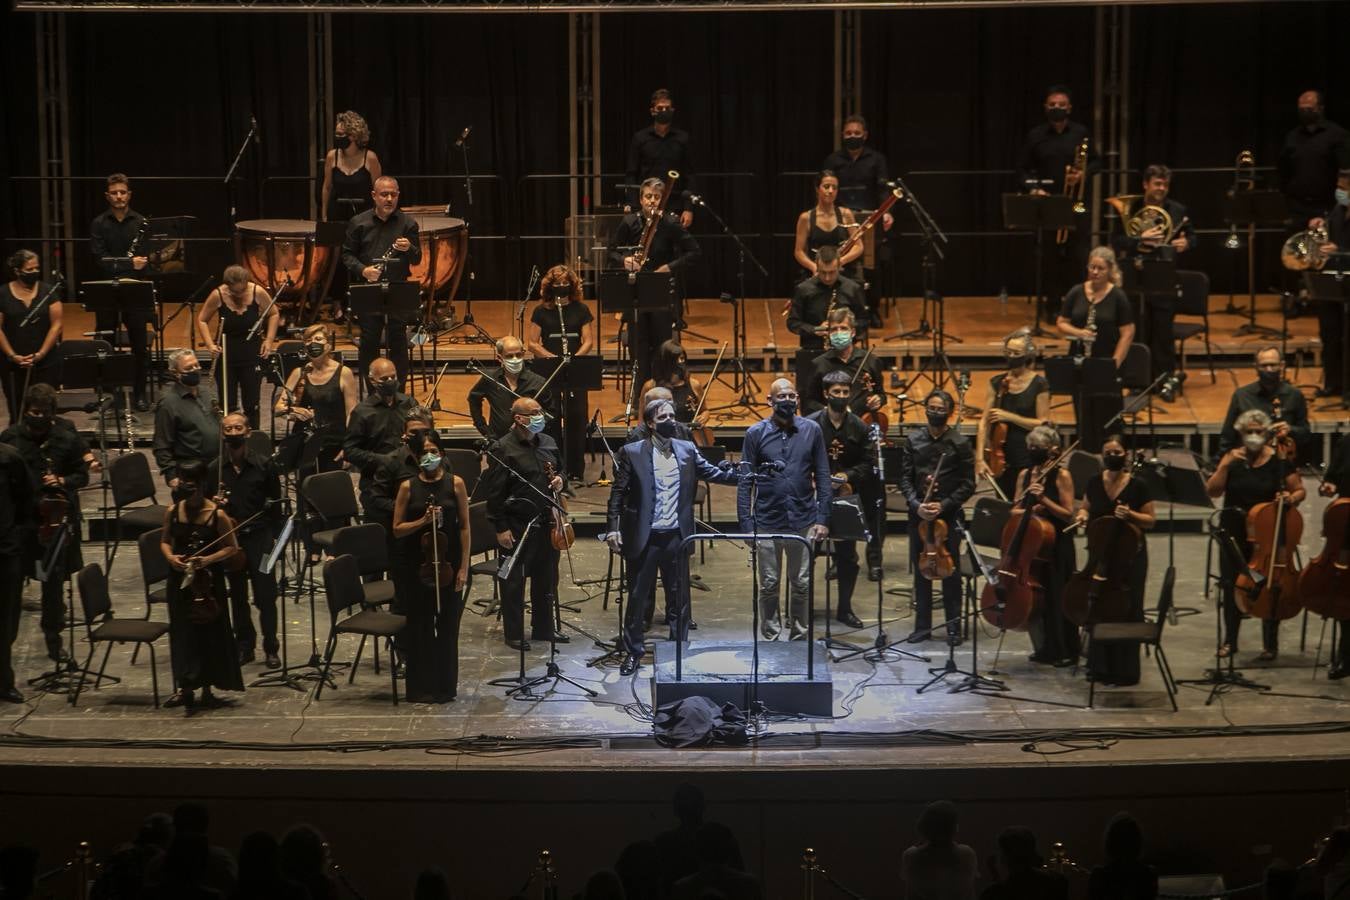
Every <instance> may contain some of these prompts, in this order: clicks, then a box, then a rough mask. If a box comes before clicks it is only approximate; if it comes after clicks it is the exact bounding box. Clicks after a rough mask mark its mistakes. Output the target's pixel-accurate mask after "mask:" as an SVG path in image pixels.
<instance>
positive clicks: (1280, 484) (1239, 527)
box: [1205, 409, 1307, 660]
mask: <svg viewBox="0 0 1350 900" xmlns="http://www.w3.org/2000/svg"><path fill="white" fill-rule="evenodd" d="M1270 424H1271V423H1270V417H1269V416H1267V415H1266V414H1265V413H1263V412H1262V411H1261V410H1259V409H1249V410H1247V411H1246V412H1245V413H1243V414H1242V415H1240V416H1238V417H1237V420H1236V421H1235V422H1234V423H1233V427H1234V428H1236V429H1237V433H1238V434H1239V435H1241V436H1242V446H1240V447H1234V448H1233V449H1232V450H1229V451H1228V452H1227V453H1225V454H1224V456H1223V459H1221V460H1219V466H1218V468H1216V469H1215V470H1214V474H1213V475H1211V476H1209V481H1208V482H1206V483H1205V489H1206V490H1207V491H1208V492H1209V495H1210V496H1211V497H1214V498H1216V499H1217V498H1219V497H1222V498H1223V508H1222V509H1221V510H1220V512H1219V523H1220V525H1221V526H1222V527H1223V530H1224V531H1226V532H1227V533H1228V536H1229V537H1230V538H1232V540H1233V541H1234V542H1235V543H1236V545H1237V548H1238V549H1239V550H1241V552H1242V560H1241V566H1243V567H1245V564H1246V561H1247V560H1248V559H1249V558H1250V557H1251V549H1252V548H1251V544H1250V543H1248V541H1249V539H1250V535H1248V534H1247V513H1248V512H1249V511H1250V510H1251V508H1252V507H1253V506H1256V505H1257V504H1258V503H1267V502H1269V501H1272V500H1275V499H1276V498H1277V497H1279V496H1280V495H1281V494H1283V495H1284V497H1285V499H1286V500H1287V501H1288V502H1289V503H1290V504H1291V505H1293V506H1297V505H1298V504H1300V503H1302V502H1303V498H1304V497H1305V496H1306V495H1307V492H1306V491H1304V490H1303V482H1302V480H1300V478H1299V475H1298V469H1297V468H1295V467H1294V466H1290V465H1287V464H1286V463H1285V462H1284V460H1283V459H1282V458H1281V457H1280V455H1279V454H1277V453H1276V452H1275V449H1274V448H1273V447H1271V446H1270V444H1269V443H1267V439H1268V437H1269V435H1270ZM1239 565H1240V564H1239V561H1238V560H1237V559H1235V558H1234V557H1233V553H1232V552H1231V550H1230V548H1227V547H1221V548H1220V552H1219V586H1220V589H1221V590H1222V591H1223V631H1224V636H1223V643H1221V644H1220V645H1219V656H1220V657H1224V658H1226V657H1228V656H1230V655H1231V654H1233V653H1236V652H1237V646H1238V629H1239V627H1240V626H1241V624H1242V615H1243V613H1242V611H1241V610H1240V609H1238V605H1237V598H1236V594H1235V589H1236V585H1235V583H1234V581H1235V579H1236V578H1237V575H1238V572H1239V571H1240V568H1239ZM1279 634H1280V620H1279V619H1266V620H1264V621H1262V623H1261V648H1262V649H1261V656H1260V657H1259V658H1260V659H1264V660H1272V659H1274V658H1275V656H1276V655H1277V654H1278V653H1279Z"/></svg>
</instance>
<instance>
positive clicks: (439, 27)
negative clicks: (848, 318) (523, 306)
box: [0, 2, 1350, 297]
mask: <svg viewBox="0 0 1350 900" xmlns="http://www.w3.org/2000/svg"><path fill="white" fill-rule="evenodd" d="M1130 15H1131V17H1132V23H1133V28H1132V54H1131V60H1130V66H1129V72H1130V75H1129V77H1130V86H1131V97H1132V105H1131V110H1130V114H1131V163H1132V167H1134V168H1136V169H1137V168H1138V167H1139V166H1141V165H1143V164H1144V163H1145V162H1149V161H1155V160H1156V161H1165V162H1167V163H1169V164H1171V165H1173V166H1174V167H1182V168H1186V167H1202V166H1218V167H1226V166H1229V165H1231V161H1232V159H1233V158H1234V157H1235V156H1236V154H1237V152H1238V150H1240V149H1244V148H1250V149H1252V150H1254V151H1255V153H1256V157H1257V161H1258V163H1259V164H1261V165H1270V164H1271V163H1273V161H1274V158H1275V153H1276V152H1277V150H1278V147H1279V143H1280V141H1281V139H1282V136H1283V134H1284V132H1285V131H1286V130H1287V129H1288V128H1289V127H1290V126H1291V125H1292V121H1293V109H1294V100H1295V97H1296V96H1297V94H1298V92H1299V91H1300V90H1302V89H1304V88H1306V87H1308V86H1330V87H1331V88H1332V89H1333V93H1332V94H1331V95H1330V98H1329V99H1330V102H1329V113H1330V114H1331V116H1332V117H1333V118H1339V119H1340V120H1342V121H1346V120H1350V100H1347V98H1346V96H1345V95H1342V94H1338V93H1336V92H1335V88H1336V86H1337V82H1336V80H1335V79H1334V77H1333V68H1332V67H1333V64H1334V60H1335V59H1336V58H1337V53H1336V51H1337V48H1336V42H1337V41H1338V40H1341V39H1342V37H1341V36H1343V35H1345V34H1346V33H1350V4H1342V3H1334V2H1326V3H1321V2H1309V3H1269V4H1251V5H1218V6H1216V5H1202V6H1179V7H1141V8H1135V9H1133V10H1132V11H1131V13H1130ZM33 21H34V20H33V18H32V17H31V16H29V15H26V14H16V13H6V14H5V17H4V20H3V24H4V26H5V27H4V38H3V47H2V48H0V50H2V52H3V59H0V74H2V75H3V78H4V83H5V85H6V91H5V99H6V102H5V104H4V109H3V112H2V113H0V115H2V116H3V121H0V137H3V141H2V142H0V165H2V166H3V167H4V171H5V172H6V173H7V174H8V175H10V176H32V175H35V174H36V172H37V157H36V145H35V141H34V134H35V132H36V98H35V90H34V75H33V70H34V35H33ZM1094 21H1095V13H1094V11H1093V10H1092V9H1091V8H1077V9H1035V8H1029V9H994V10H979V11H952V10H946V11H942V10H932V11H896V12H869V13H866V14H865V15H864V17H863V22H864V31H863V60H864V68H865V74H866V79H865V87H864V97H865V102H864V110H863V111H864V112H865V113H866V114H867V115H868V116H869V118H870V119H871V121H872V123H873V127H872V134H873V143H874V144H876V145H877V146H879V147H880V148H882V149H883V150H884V151H885V152H886V153H887V155H888V156H889V157H890V159H891V161H892V169H893V170H894V171H897V172H901V173H909V172H919V173H922V172H925V171H933V170H943V171H946V170H960V169H969V170H1000V169H1008V168H1010V167H1011V165H1012V161H1013V159H1014V158H1015V154H1016V151H1017V147H1018V145H1019V143H1020V140H1021V137H1022V135H1023V134H1024V132H1025V130H1026V128H1027V127H1029V125H1031V124H1034V123H1035V122H1036V121H1038V118H1039V115H1040V112H1039V107H1040V102H1041V90H1042V89H1043V87H1044V86H1045V85H1046V84H1048V83H1050V82H1054V81H1064V82H1066V83H1069V84H1071V85H1072V86H1073V87H1074V89H1075V105H1076V108H1077V113H1076V116H1077V117H1078V118H1081V119H1087V118H1088V117H1089V116H1090V113H1091V109H1092V105H1093V101H1094V98H1093V96H1092V73H1093V52H1094V48H1093V31H1094ZM67 23H68V29H69V51H68V55H69V61H70V69H71V78H70V116H71V132H72V171H73V172H75V173H76V174H77V175H81V176H90V177H91V180H89V181H85V182H80V183H77V192H76V215H75V219H76V221H77V222H81V223H83V222H84V221H87V219H88V218H89V217H90V216H91V215H93V214H94V213H96V212H97V211H98V209H99V208H100V206H101V183H100V182H99V181H98V180H96V179H97V176H99V175H101V174H103V173H106V172H110V171H115V170H122V171H126V172H128V173H130V174H131V175H132V176H133V177H134V178H137V181H136V185H135V191H136V200H135V202H136V205H137V206H138V208H141V209H143V210H144V211H147V212H151V213H153V214H160V215H164V214H172V213H190V214H195V215H197V216H199V217H200V234H202V235H203V236H205V237H210V238H213V239H214V240H213V241H212V242H210V243H208V244H206V245H204V246H202V247H201V248H200V250H201V254H202V255H201V256H200V257H199V264H200V266H201V267H202V268H204V269H206V270H208V271H210V270H216V269H218V268H219V266H220V265H223V264H224V263H225V262H226V261H227V260H228V258H229V255H230V250H229V244H228V240H227V239H228V235H229V232H230V228H229V208H230V202H231V197H230V196H229V195H228V194H227V192H226V190H225V188H224V186H223V184H222V182H221V179H222V176H223V175H224V173H225V171H226V169H227V167H228V165H229V163H230V160H231V159H232V157H233V154H234V151H235V149H236V148H237V146H238V145H239V143H240V141H241V140H242V138H243V136H244V134H245V132H246V131H247V128H248V117H249V115H250V113H252V114H255V115H256V116H257V118H258V120H259V124H260V126H261V129H262V134H263V143H262V146H261V147H260V148H259V149H258V150H256V151H255V152H251V153H250V154H249V156H248V157H247V159H246V161H245V165H244V166H243V169H242V176H243V177H242V178H241V180H240V182H239V183H238V185H237V188H236V192H235V197H234V200H235V202H236V203H237V206H238V218H249V217H255V216H258V215H267V216H275V217H301V216H303V215H305V213H306V211H307V208H308V203H307V195H306V191H307V190H308V186H307V185H306V184H305V183H304V182H303V181H302V180H300V179H299V176H303V175H304V173H305V172H306V170H307V166H306V164H305V154H306V152H307V135H308V131H307V121H308V116H309V111H308V109H307V108H306V103H307V100H306V93H307V92H306V75H305V69H306V61H305V43H304V33H303V28H304V23H303V20H302V19H301V18H300V17H298V16H291V15H282V14H248V13H244V14H233V15H195V14H194V15H164V14H156V15H150V14H145V15H132V14H124V15H110V14H80V15H69V16H67ZM333 40H334V51H335V53H334V59H335V102H336V104H337V107H338V109H346V108H352V109H356V110H358V111H360V112H361V113H362V114H363V115H365V116H366V118H367V119H368V120H369V122H370V124H371V128H372V131H373V146H374V147H375V148H376V149H377V150H378V151H379V153H380V155H381V157H382V158H383V160H384V165H385V169H386V171H388V172H390V173H391V174H396V175H401V176H403V177H402V178H401V180H402V183H403V190H404V201H405V202H407V203H421V202H432V203H435V202H445V201H447V200H448V201H450V202H451V203H452V204H453V205H454V208H455V212H456V214H457V215H466V217H468V218H470V219H471V223H472V233H473V234H474V236H475V237H474V244H473V248H474V265H473V268H474V270H475V272H476V275H477V281H476V287H475V288H474V292H475V296H478V297H509V296H513V295H515V294H516V293H518V292H519V291H520V290H521V289H522V288H523V286H524V281H525V273H527V272H528V270H529V266H530V264H531V263H533V262H538V263H540V264H547V263H549V262H551V261H552V260H554V259H556V258H557V257H559V256H560V255H561V254H562V252H563V246H562V242H561V241H557V240H554V241H546V240H532V239H525V240H521V239H520V236H522V235H524V236H537V235H551V234H558V233H561V231H562V229H563V217H564V215H565V213H566V198H567V193H566V189H565V184H564V183H563V182H539V181H532V180H527V181H522V178H523V177H524V176H527V175H531V174H539V173H559V172H564V171H566V169H567V118H568V116H569V114H570V111H569V108H568V102H567V29H566V20H565V18H564V17H563V16H560V15H554V14H544V13H540V14H530V15H480V16H474V15H428V16H420V15H417V16H414V15H378V14H360V15H335V16H334V18H333ZM600 46H601V53H602V60H603V76H602V84H601V86H600V102H601V109H602V133H603V139H602V147H601V152H602V161H603V168H604V169H605V171H607V172H616V171H621V170H622V166H623V158H624V153H625V150H626V147H627V142H628V137H629V135H630V134H631V133H632V132H633V131H634V130H635V129H636V128H638V127H640V126H642V125H643V124H645V123H646V121H647V105H648V104H647V97H648V95H649V93H650V91H651V90H652V88H654V87H657V86H666V87H669V88H670V89H671V90H672V91H673V92H674V93H675V99H676V106H677V121H678V122H679V124H680V125H681V126H682V127H685V128H687V129H688V130H689V131H690V132H691V133H692V134H693V140H694V147H695V154H696V158H695V162H696V164H697V168H698V170H699V172H700V173H708V172H731V173H751V175H750V177H730V178H707V177H705V178H703V179H701V182H700V184H699V187H700V190H701V191H702V192H703V193H705V194H706V196H707V197H708V200H709V202H710V203H712V204H713V205H714V206H716V207H717V208H718V209H719V211H721V212H722V213H723V214H724V215H725V216H726V218H727V219H728V221H729V222H730V223H731V224H732V226H733V227H734V228H735V229H736V230H738V231H739V232H742V233H744V234H748V235H752V236H753V238H752V239H751V241H750V242H751V245H752V247H754V249H755V251H756V253H757V254H759V255H760V257H761V259H762V260H763V261H764V263H765V264H766V265H767V266H768V267H769V268H770V270H771V278H770V280H769V281H768V282H764V281H763V280H762V279H759V278H757V277H754V278H751V279H750V280H749V282H748V288H749V291H750V293H752V294H760V293H765V292H767V293H771V294H778V295H781V294H782V293H784V292H785V291H786V290H787V289H788V286H789V284H790V279H791V277H792V275H793V274H794V268H795V267H794V265H793V264H792V261H791V257H790V249H789V246H790V245H789V239H788V238H787V236H786V235H787V233H788V232H790V230H791V225H792V222H793V217H794V215H795V213H796V212H797V211H799V210H800V209H803V208H805V207H806V206H807V205H808V204H809V203H810V191H809V188H808V186H807V184H806V181H805V179H803V178H801V177H788V176H784V175H782V173H784V172H793V171H801V170H809V169H813V168H815V167H816V166H818V165H819V163H820V160H821V159H822V158H823V156H824V155H825V154H826V153H827V152H828V151H829V150H830V148H831V146H832V144H833V140H832V139H833V134H832V129H831V117H832V110H833V104H832V99H831V92H832V83H833V74H832V73H833V67H832V52H833V40H832V14H830V13H813V12H801V13H782V14H778V13H750V12H747V13H718V14H711V13H710V14H672V13H652V14H646V15H641V14H623V15H619V14H615V15H605V16H602V17H601V32H600ZM466 125H473V126H474V132H473V139H472V141H471V154H470V164H471V166H472V168H473V170H474V172H475V173H476V174H477V175H478V176H479V180H477V181H475V184H474V199H475V201H476V202H475V205H474V207H473V209H472V210H471V211H469V210H467V207H466V203H465V196H464V188H463V181H462V177H453V178H447V176H461V174H462V162H461V160H460V158H459V157H458V156H457V155H455V154H454V153H453V152H452V149H451V148H452V144H453V141H454V139H455V137H456V136H457V135H458V133H459V131H460V129H462V128H463V127H464V126H466ZM147 176H177V177H179V178H184V177H186V178H189V179H191V180H187V181H183V180H169V181H155V180H152V179H150V178H148V177H147ZM411 176H420V177H411ZM909 182H910V185H911V187H913V188H914V189H915V190H917V191H918V192H919V194H920V196H921V197H922V199H923V200H924V202H925V204H926V206H927V207H928V208H929V210H930V211H931V212H932V213H933V214H934V216H935V217H936V218H937V219H938V221H939V222H940V223H941V224H942V225H943V227H944V228H946V229H947V230H948V231H950V232H951V233H952V247H951V251H950V253H949V260H950V261H949V264H948V265H947V266H946V267H945V268H944V270H943V273H942V284H941V286H942V288H943V289H944V290H945V291H946V292H947V293H952V294H971V293H976V294H988V293H994V292H996V291H998V289H999V288H1000V287H1001V286H1007V287H1008V288H1009V289H1010V290H1011V291H1012V292H1013V293H1014V294H1016V293H1018V292H1019V291H1023V290H1025V289H1026V282H1027V280H1028V279H1027V271H1028V267H1027V265H1026V253H1027V249H1028V247H1029V241H1028V240H1026V239H1025V238H1020V237H1018V238H1006V237H1000V238H992V239H990V238H979V237H975V236H973V235H970V234H969V233H970V232H977V231H981V230H997V229H998V228H999V203H998V197H999V194H1000V192H1001V191H1003V190H1005V189H1008V188H1009V187H1010V179H1009V178H1008V177H1007V176H1002V175H997V174H989V175H978V176H975V175H962V176H957V175H922V174H919V175H914V176H913V177H910V178H909ZM1230 182H1231V173H1229V172H1226V171H1221V172H1218V173H1215V174H1212V175H1201V174H1195V175H1186V174H1183V175H1180V176H1178V178H1177V180H1176V182H1175V183H1174V187H1173V190H1174V193H1175V194H1176V195H1177V196H1178V198H1180V199H1182V200H1183V201H1184V202H1187V203H1188V204H1189V205H1191V207H1192V209H1193V218H1194V219H1195V220H1196V221H1197V222H1198V224H1199V225H1200V226H1201V227H1202V228H1204V227H1209V228H1215V229H1221V228H1222V223H1221V222H1220V221H1219V219H1220V216H1221V199H1222V194H1223V191H1224V190H1225V189H1226V188H1227V186H1228V185H1229V184H1230ZM609 184H610V181H609V180H607V181H606V188H607V190H608V189H609ZM5 197H6V202H5V204H4V209H3V211H0V235H3V237H4V239H5V246H6V247H7V248H12V247H13V246H14V245H15V243H16V241H18V240H20V239H28V238H32V237H33V236H34V235H36V234H37V232H38V223H39V217H38V205H37V192H36V188H35V183H34V182H33V181H32V180H28V179H25V178H23V177H18V178H14V177H11V179H10V180H9V182H8V187H7V190H6V194H5ZM614 199H615V197H614V196H613V194H612V193H610V195H609V196H605V197H602V198H601V200H602V201H608V202H613V200H614ZM900 224H901V227H902V228H906V230H907V231H912V227H910V222H909V220H908V219H907V217H906V216H904V215H902V216H901V217H900ZM710 229H711V222H710V221H709V220H708V218H707V217H706V216H704V217H702V218H701V219H700V221H699V222H698V223H697V224H696V226H695V231H696V233H697V234H698V235H699V236H700V238H701V239H703V240H704V243H705V247H706V248H707V250H708V254H707V256H708V259H707V265H705V266H704V267H703V270H702V272H701V273H699V276H698V278H697V283H696V284H695V286H694V287H695V290H696V291H697V292H698V293H700V294H715V293H716V292H718V291H720V290H732V291H734V289H735V285H734V281H735V278H734V273H735V255H734V254H733V253H731V252H728V250H727V248H726V244H725V242H724V241H719V240H717V239H716V238H715V237H714V236H713V235H712V234H711V231H710ZM77 231H78V232H80V233H83V227H82V226H81V227H80V228H79V229H77ZM24 242H25V243H28V244H31V243H32V241H31V240H26V241H24ZM1221 244H1222V238H1221V236H1220V235H1217V234H1214V235H1204V236H1203V246H1202V248H1201V252H1200V255H1199V259H1198V262H1199V263H1200V264H1201V267H1203V268H1207V269H1209V270H1210V271H1211V275H1212V276H1213V277H1214V279H1215V285H1216V289H1218V290H1223V289H1226V287H1227V284H1228V271H1229V263H1230V261H1231V260H1230V257H1229V256H1228V255H1226V254H1225V251H1224V250H1223V249H1222V247H1221ZM1265 244H1266V245H1267V246H1266V248H1265V251H1263V256H1265V257H1266V258H1267V260H1269V259H1272V258H1273V257H1274V256H1275V250H1276V245H1277V239H1275V238H1273V237H1272V238H1269V239H1266V241H1265ZM901 248H902V252H901V268H900V279H901V280H900V286H901V287H902V288H903V290H904V291H905V293H908V294H912V293H914V292H915V290H916V288H917V280H918V267H917V261H916V258H915V242H914V240H913V237H912V235H906V236H905V237H902V238H901ZM1273 274H1274V273H1273V269H1271V268H1269V267H1268V263H1263V276H1262V278H1263V281H1265V282H1269V280H1270V279H1271V277H1273Z"/></svg>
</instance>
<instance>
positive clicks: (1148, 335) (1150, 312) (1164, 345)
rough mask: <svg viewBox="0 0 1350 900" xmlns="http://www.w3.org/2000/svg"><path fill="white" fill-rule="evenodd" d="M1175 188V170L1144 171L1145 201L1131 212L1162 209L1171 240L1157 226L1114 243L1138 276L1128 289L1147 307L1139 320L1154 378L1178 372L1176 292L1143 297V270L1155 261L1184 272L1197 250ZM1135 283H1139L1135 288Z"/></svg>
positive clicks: (1123, 264) (1123, 262)
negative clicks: (1145, 263) (1172, 264)
mask: <svg viewBox="0 0 1350 900" xmlns="http://www.w3.org/2000/svg"><path fill="white" fill-rule="evenodd" d="M1171 187H1172V170H1171V169H1169V168H1168V167H1167V166H1164V165H1157V164H1155V165H1151V166H1149V167H1148V168H1146V169H1144V182H1143V188H1144V195H1143V198H1142V199H1141V200H1140V205H1136V206H1135V207H1134V209H1133V210H1131V214H1133V213H1134V212H1137V211H1138V210H1139V209H1141V208H1142V206H1157V207H1161V208H1162V209H1163V210H1165V211H1166V212H1167V214H1168V215H1169V216H1170V217H1171V219H1172V233H1171V235H1170V236H1169V235H1167V234H1164V233H1163V226H1162V225H1155V226H1153V227H1152V228H1148V229H1146V230H1145V231H1144V232H1142V233H1141V234H1139V235H1137V236H1134V237H1131V236H1130V235H1128V234H1126V233H1125V231H1124V229H1123V228H1122V229H1121V231H1119V232H1118V233H1117V234H1116V235H1115V237H1114V238H1113V239H1112V243H1114V244H1115V249H1116V255H1117V256H1118V257H1120V263H1121V268H1122V270H1123V271H1125V272H1126V273H1134V274H1133V275H1131V274H1127V275H1126V285H1127V288H1128V290H1129V293H1130V294H1131V297H1132V298H1136V299H1135V305H1136V308H1138V307H1140V306H1142V307H1144V309H1143V310H1142V311H1141V314H1140V315H1139V316H1137V317H1136V318H1138V319H1139V320H1140V322H1141V324H1142V325H1143V329H1144V333H1143V338H1144V343H1146V344H1148V349H1149V357H1150V359H1151V360H1152V363H1153V372H1152V375H1153V377H1154V378H1157V377H1158V376H1159V375H1161V374H1163V373H1164V372H1171V371H1173V370H1175V369H1176V362H1177V354H1176V339H1175V337H1173V335H1172V320H1173V319H1174V318H1175V317H1176V312H1177V306H1176V292H1175V291H1174V290H1167V291H1159V292H1157V293H1149V294H1143V293H1142V291H1141V289H1140V286H1139V283H1138V280H1137V279H1138V275H1137V273H1138V271H1139V266H1141V265H1142V264H1143V260H1145V259H1150V258H1151V259H1164V260H1169V259H1170V260H1171V261H1173V262H1175V263H1176V264H1177V266H1178V268H1180V267H1181V257H1182V255H1183V254H1185V253H1188V252H1189V251H1191V250H1192V249H1194V247H1195V226H1194V225H1193V224H1192V223H1191V219H1190V216H1189V215H1187V213H1186V207H1184V206H1182V205H1181V204H1180V203H1178V202H1177V201H1175V200H1173V199H1172V198H1171V197H1170V196H1169V195H1168V192H1169V191H1170V189H1171ZM1130 261H1134V263H1135V265H1133V266H1130V265H1127V263H1129V262H1130ZM1131 279H1133V280H1134V281H1135V283H1134V285H1133V286H1132V287H1131V286H1130V281H1131Z"/></svg>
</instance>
